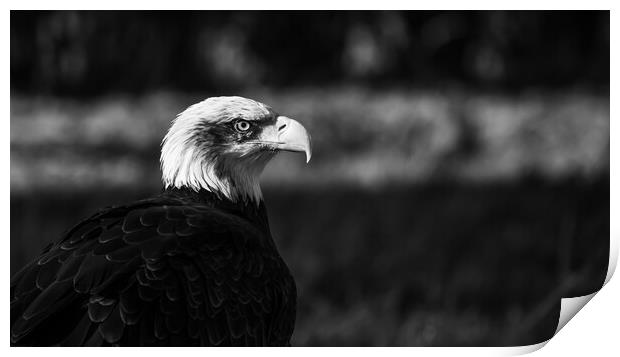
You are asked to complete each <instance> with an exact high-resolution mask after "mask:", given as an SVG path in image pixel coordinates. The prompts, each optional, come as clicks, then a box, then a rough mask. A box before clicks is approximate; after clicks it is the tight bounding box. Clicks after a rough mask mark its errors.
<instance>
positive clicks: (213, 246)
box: [11, 203, 296, 346]
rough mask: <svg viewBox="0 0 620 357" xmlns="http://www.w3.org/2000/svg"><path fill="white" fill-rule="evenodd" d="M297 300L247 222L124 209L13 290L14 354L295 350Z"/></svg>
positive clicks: (71, 239)
mask: <svg viewBox="0 0 620 357" xmlns="http://www.w3.org/2000/svg"><path fill="white" fill-rule="evenodd" d="M295 294H296V292H295V286H294V281H293V279H292V277H291V276H290V274H289V273H288V269H287V268H286V265H285V264H284V262H283V261H282V260H281V258H280V256H279V255H278V253H277V251H276V249H275V247H274V246H273V242H272V240H271V238H270V237H268V236H266V234H265V233H263V232H261V231H260V230H258V229H257V228H255V227H253V225H252V224H250V223H249V222H248V221H246V220H244V219H243V218H241V217H238V216H235V215H232V214H228V213H224V212H222V211H219V210H217V209H213V208H210V207H206V206H193V205H186V204H178V205H175V204H172V205H170V204H168V205H162V204H161V203H159V204H154V203H143V204H141V205H134V206H129V207H117V208H113V209H109V210H106V211H103V212H101V213H99V214H96V215H94V216H92V217H91V218H89V219H87V220H85V221H83V222H81V223H80V224H78V225H77V226H76V227H74V228H73V229H71V230H70V231H69V232H68V233H67V234H66V235H65V237H64V238H63V239H62V240H61V241H60V242H58V243H56V244H53V245H51V246H50V247H48V248H47V249H45V250H44V252H43V254H42V255H41V256H40V257H39V258H38V259H37V260H35V261H34V262H32V263H30V264H29V265H27V266H26V267H25V268H24V269H22V270H21V271H20V272H19V273H17V274H16V275H15V276H14V277H13V278H12V279H11V343H12V344H15V345H31V346H32V345H66V346H82V345H91V346H100V345H125V346H139V345H143V346H150V345H155V346H156V345H167V346H170V345H179V346H196V345H197V346H218V345H242V346H248V345H286V344H289V340H290V336H291V334H292V332H293V328H294V321H295V300H296V296H295Z"/></svg>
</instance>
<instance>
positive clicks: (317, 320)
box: [10, 11, 610, 346]
mask: <svg viewBox="0 0 620 357" xmlns="http://www.w3.org/2000/svg"><path fill="white" fill-rule="evenodd" d="M10 36H11V53H10V56H11V69H10V71H11V123H10V124H11V125H10V127H11V274H13V273H14V272H16V271H17V270H18V269H19V268H20V267H21V266H22V265H24V264H25V263H26V262H28V261H29V260H31V259H33V258H34V257H35V256H36V254H37V253H38V252H39V251H40V250H41V249H42V248H43V247H44V246H45V245H46V244H47V243H48V242H49V241H51V240H55V239H58V238H59V236H60V235H61V234H62V233H63V232H64V231H65V230H66V229H68V228H69V227H70V226H71V225H73V224H75V223H77V222H78V220H79V219H81V218H84V217H86V216H88V215H90V214H91V213H93V212H94V210H96V209H98V208H100V207H103V206H110V205H114V204H119V203H123V202H127V201H130V200H134V199H139V198H144V197H148V196H150V195H153V194H156V193H157V192H159V190H160V189H161V183H160V173H159V167H158V159H159V144H160V141H161V139H162V137H163V135H164V133H165V131H166V130H167V128H168V126H169V123H170V120H171V119H172V118H174V116H175V115H176V114H177V113H179V112H181V111H182V110H183V109H185V108H186V107H187V106H189V105H190V104H193V103H195V102H197V101H199V100H202V99H204V98H206V97H209V96H214V95H242V96H246V97H250V98H253V99H256V100H259V101H262V102H265V103H267V104H270V105H271V106H273V107H274V108H275V109H276V110H277V111H279V112H280V113H283V114H286V115H287V116H290V117H293V118H296V119H298V120H299V121H301V122H302V123H303V124H304V125H305V126H306V127H307V128H308V130H309V132H310V133H311V134H312V137H313V149H314V153H313V158H312V161H311V162H310V164H309V165H305V164H304V160H303V158H302V157H301V156H298V155H295V154H288V153H287V154H281V155H279V157H277V158H276V159H275V160H274V161H273V162H272V163H270V165H269V166H268V167H267V169H266V171H265V173H264V175H263V179H262V183H263V191H264V195H265V200H266V203H267V206H268V207H269V215H270V221H271V226H272V231H273V234H274V237H275V240H276V243H277V244H278V246H279V247H280V250H281V253H282V255H283V257H284V259H285V260H286V261H287V263H288V265H289V267H290V269H291V271H292V273H293V275H294V276H295V277H296V280H297V286H298V292H299V309H298V318H297V325H296V329H295V333H294V335H293V341H292V343H293V345H294V346H340V345H345V346H366V345H371V346H473V345H479V346H485V345H486V346H502V345H517V344H532V343H537V342H541V341H543V340H546V339H548V338H550V337H551V336H552V334H553V332H554V331H555V328H556V325H557V319H558V316H559V306H560V300H559V299H560V298H561V297H566V296H577V295H583V294H588V293H591V292H593V291H595V290H597V289H598V288H600V287H601V285H602V282H603V281H604V278H605V274H606V269H607V259H608V252H609V41H610V39H609V12H607V11H604V12H595V11H588V12H574V11H554V12H542V11H536V12H497V11H465V12H445V11H431V12H428V11H413V12H391V11H378V12H374V11H372V12H369V11H364V12H357V11H349V12H283V11H278V12H246V11H237V12H234V11H233V12H218V11H191V12H188V11H173V12H146V11H142V12H133V11H123V12H73V11H71V12H68V11H52V12H31V11H11V34H10Z"/></svg>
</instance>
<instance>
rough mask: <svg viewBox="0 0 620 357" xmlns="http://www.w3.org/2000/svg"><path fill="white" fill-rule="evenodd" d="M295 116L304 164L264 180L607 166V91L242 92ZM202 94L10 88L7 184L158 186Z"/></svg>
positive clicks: (288, 161)
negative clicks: (56, 93) (171, 138)
mask: <svg viewBox="0 0 620 357" xmlns="http://www.w3.org/2000/svg"><path fill="white" fill-rule="evenodd" d="M239 94H241V95H245V96H247V97H251V98H254V99H257V100H260V101H263V102H265V103H268V104H271V105H273V106H274V108H275V109H276V110H277V111H279V112H280V113H282V114H284V115H287V116H290V117H293V118H296V119H298V120H300V121H301V122H302V123H303V124H304V125H305V126H306V127H307V128H308V130H309V132H310V133H311V135H312V137H313V158H312V161H311V163H310V165H308V166H306V165H305V163H304V160H301V159H300V157H298V156H296V155H295V154H282V155H279V156H278V157H277V158H276V159H275V160H273V161H272V163H270V165H269V166H268V168H267V169H266V170H265V172H264V174H263V185H264V186H280V185H283V184H288V185H325V184H331V183H338V182H340V183H343V182H348V183H353V184H358V185H364V186H367V187H375V186H380V185H389V184H391V183H394V182H424V181H432V180H436V179H459V180H460V179H462V180H469V181H489V180H511V179H515V178H519V177H523V176H530V175H541V176H543V177H548V178H550V179H556V180H559V179H562V178H563V177H567V176H576V177H581V178H584V179H589V178H596V177H598V176H600V175H605V174H607V173H608V172H609V144H610V141H609V98H605V97H602V96H596V95H591V94H584V93H579V92H575V93H564V94H557V93H556V94H549V93H547V94H544V93H531V94H529V95H521V96H518V97H514V96H502V95H487V94H475V93H473V92H471V91H470V92H463V91H431V90H427V91H403V90H384V91H377V90H375V91H372V90H365V89H363V88H354V87H351V88H322V89H289V90H286V91H273V90H260V91H259V90H252V91H247V92H241V93H239ZM209 95H210V93H202V94H195V95H194V94H178V93H177V94H175V93H164V92H161V93H153V94H150V95H146V96H141V97H127V96H118V95H117V96H112V97H106V98H100V99H91V100H88V101H75V100H58V99H55V98H47V97H39V98H31V97H24V96H13V98H12V100H11V189H12V190H13V191H24V190H26V191H32V190H39V189H41V190H45V189H51V190H60V189H63V187H64V189H71V190H75V189H91V188H93V187H101V186H109V187H123V186H126V185H133V184H136V183H140V185H142V186H144V187H151V188H152V189H153V190H156V189H158V188H159V187H160V173H159V167H158V164H159V162H158V160H159V144H160V142H161V139H162V137H163V135H164V133H165V132H166V130H167V128H168V126H169V124H170V120H171V119H172V118H174V116H175V115H176V114H177V113H179V112H180V111H182V110H183V109H184V108H186V107H187V106H189V105H190V104H193V103H195V102H197V101H199V100H202V99H203V98H204V97H206V96H209Z"/></svg>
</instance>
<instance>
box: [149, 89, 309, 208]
mask: <svg viewBox="0 0 620 357" xmlns="http://www.w3.org/2000/svg"><path fill="white" fill-rule="evenodd" d="M282 150H285V151H298V152H304V153H305V154H306V162H308V161H310V157H311V155H312V151H311V146H310V136H309V135H308V132H307V131H306V129H305V128H304V127H303V126H302V125H301V124H300V123H299V122H297V121H295V120H293V119H290V118H287V117H285V116H281V115H279V114H278V113H276V112H275V111H274V110H273V109H272V108H271V107H269V106H267V105H265V104H262V103H259V102H256V101H254V100H251V99H247V98H242V97H213V98H208V99H206V100H204V101H202V102H200V103H197V104H194V105H192V106H190V107H189V108H187V109H186V110H185V111H184V112H182V113H180V114H179V115H178V116H177V117H176V119H174V121H173V122H172V126H171V127H170V129H169V131H168V133H167V134H166V136H165V137H164V140H163V142H162V150H161V159H160V161H161V168H162V178H163V182H164V185H165V187H166V188H170V187H175V188H183V187H187V188H190V189H193V190H195V191H200V190H207V191H210V192H212V193H214V194H216V195H218V196H220V197H225V198H227V199H229V200H231V201H233V202H237V201H240V200H242V201H246V202H247V201H254V202H256V203H257V204H258V203H259V202H260V200H261V199H262V194H261V190H260V185H259V176H260V174H261V172H262V171H263V169H264V168H265V165H266V164H267V162H269V160H270V159H271V158H272V157H273V156H274V155H275V154H276V153H278V152H279V151H282Z"/></svg>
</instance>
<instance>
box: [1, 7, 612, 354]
mask: <svg viewBox="0 0 620 357" xmlns="http://www.w3.org/2000/svg"><path fill="white" fill-rule="evenodd" d="M7 3H8V5H9V6H8V8H9V9H47V8H51V7H50V5H53V6H54V7H55V8H60V9H71V8H81V9H147V8H148V9H170V8H173V7H174V8H179V7H183V8H187V9H200V8H204V7H205V6H209V7H210V8H211V9H234V8H238V9H239V8H245V9H276V8H289V9H346V8H352V7H357V8H361V9H375V8H376V7H377V5H378V4H380V6H381V8H383V9H407V8H414V7H415V9H419V10H431V9H476V8H489V9H540V10H542V9H551V8H557V5H561V6H562V8H564V9H612V12H611V21H610V26H611V38H614V39H618V36H617V27H618V26H617V25H615V23H616V21H617V20H618V16H616V14H615V11H614V6H613V4H614V3H613V2H612V1H593V0H591V1H588V2H583V1H562V2H559V1H558V2H551V1H540V0H534V1H533V0H522V1H519V2H501V3H498V2H490V1H477V0H473V1H467V2H463V1H461V2H459V1H442V2H439V1H432V2H428V1H425V2H416V3H411V2H405V1H391V0H383V1H381V2H380V3H368V4H360V3H359V2H354V1H346V2H335V1H329V2H327V1H313V2H308V3H300V2H287V3H284V2H283V1H266V0H265V1H261V2H249V1H234V0H232V1H231V0H228V1H223V2H205V1H184V0H176V1H174V2H169V1H168V2H157V3H154V2H144V3H139V2H129V1H122V2H121V1H107V2H102V3H93V2H83V1H62V0H61V1H54V2H49V1H28V2H25V1H8V2H7ZM554 5H555V6H554ZM3 18H4V19H5V21H3V23H4V24H5V25H4V29H3V30H4V33H3V36H2V39H3V42H4V46H3V48H4V49H6V50H7V52H8V49H9V48H10V46H9V43H10V31H9V30H10V12H9V11H5V13H4V16H3ZM611 44H612V47H611V58H612V61H611V63H612V64H613V63H618V61H617V59H618V56H617V45H616V44H615V43H614V41H611ZM1 61H2V62H3V68H4V69H5V70H4V71H3V72H2V73H3V77H4V78H3V82H2V83H4V93H5V94H4V97H3V100H2V103H3V108H4V109H5V110H4V113H5V114H6V115H8V116H9V117H10V109H9V108H10V80H9V76H10V74H9V68H10V56H9V54H8V53H5V55H4V56H1ZM611 80H612V81H611V83H612V86H611V100H610V103H611V112H610V113H611V116H612V117H613V116H614V115H613V114H614V113H615V112H616V110H615V108H614V103H618V100H617V99H618V98H617V97H618V96H617V94H616V92H615V91H614V88H615V85H614V84H617V83H618V78H617V71H615V70H614V67H613V65H612V67H611ZM3 125H5V128H4V130H3V131H2V135H3V136H4V143H5V145H6V151H5V152H4V153H3V155H2V158H1V160H2V164H3V166H2V167H5V168H8V167H10V163H9V162H10V148H9V143H10V122H9V120H8V118H5V120H4V121H3ZM616 127H617V125H614V121H613V120H612V121H611V153H610V157H611V177H612V180H611V197H610V200H611V217H612V219H611V247H612V249H611V250H610V252H611V255H612V257H610V258H611V259H610V270H609V271H608V276H607V280H606V281H607V282H608V284H607V285H606V286H605V287H604V288H603V290H602V291H601V292H600V293H599V294H596V296H595V297H594V301H595V303H593V304H588V305H587V306H585V307H584V308H583V310H582V312H581V313H580V314H579V315H577V316H576V317H575V318H574V320H576V321H575V322H569V323H568V326H567V328H564V329H562V330H561V331H559V333H558V334H557V335H556V336H555V337H554V338H552V339H551V340H550V341H548V342H549V343H541V344H538V345H535V346H523V347H516V348H414V349H411V348H389V349H385V348H381V349H374V348H373V349H366V348H347V349H346V351H345V350H342V349H338V348H322V349H320V350H318V349H312V348H295V349H292V350H291V349H272V348H269V349H252V350H251V353H252V355H257V356H262V355H264V356H270V357H272V356H274V355H284V354H286V355H287V356H288V355H289V354H290V353H295V354H300V355H304V354H307V355H312V356H313V357H314V355H315V354H316V353H317V352H319V353H322V354H323V353H329V354H331V353H342V352H347V353H355V354H356V355H367V354H370V353H373V354H374V353H384V352H389V353H394V354H397V355H398V354H401V355H403V356H404V355H407V356H411V355H412V354H416V355H420V354H421V355H459V356H462V355H472V356H480V355H507V354H508V355H513V354H520V353H527V352H532V351H535V350H537V349H538V348H540V347H542V346H545V345H547V346H546V347H545V348H544V349H542V350H541V351H540V352H538V353H542V354H543V355H550V356H551V355H553V356H555V355H563V356H564V355H567V354H568V355H573V354H583V353H588V352H592V351H601V352H602V351H605V352H607V353H605V354H613V353H614V352H613V351H616V352H617V348H618V347H617V343H616V341H617V336H616V335H617V331H618V323H617V320H616V319H617V317H618V316H620V313H619V308H618V305H619V304H618V301H620V285H619V284H618V283H617V281H613V280H611V281H610V278H611V275H612V274H613V271H614V270H615V266H616V261H617V254H618V237H619V236H620V229H619V228H620V227H619V225H618V223H617V221H616V220H615V219H614V218H615V217H617V214H618V212H619V211H618V209H619V207H618V202H619V197H620V196H619V191H618V188H617V187H618V186H617V184H618V179H617V177H618V169H617V168H618V157H619V155H618V154H619V152H618V145H617V144H616V143H618V140H619V139H620V137H619V134H618V130H617V128H616ZM9 177H10V175H8V174H5V175H1V179H2V181H3V182H2V183H3V185H2V187H4V190H3V192H2V195H3V202H4V205H3V206H2V215H1V217H2V223H3V224H2V227H4V232H5V235H4V237H5V238H4V240H3V244H4V252H5V254H6V255H8V254H9V251H10V249H9V238H8V237H10V226H9V224H10V219H9V215H10V181H9ZM6 255H5V256H6ZM613 256H615V258H613ZM4 268H5V272H4V280H3V283H2V288H3V289H4V290H5V293H4V296H5V299H6V297H8V296H9V292H8V291H7V290H8V287H9V281H8V280H9V279H10V277H9V273H8V272H9V271H10V264H9V259H6V260H5V261H4ZM616 280H617V279H616ZM578 300H579V299H578ZM581 300H585V299H581ZM571 302H573V303H574V302H575V301H574V300H573V301H568V303H567V304H566V303H565V306H568V305H570V303H571ZM582 302H583V301H582ZM5 306H7V307H8V302H6V303H5ZM8 315H9V313H8V308H5V309H3V310H2V317H3V319H2V320H3V321H4V323H2V324H1V331H2V335H3V336H8V334H9V331H8V325H9V324H8V323H7V321H8V320H9V318H8ZM317 328H319V327H317ZM5 338H6V339H7V340H8V337H5ZM7 340H5V341H6V342H5V348H7V349H9V351H8V352H9V353H11V354H14V355H22V354H24V355H29V354H31V353H37V354H39V353H45V354H46V355H51V356H54V355H57V354H62V356H66V355H72V354H76V355H77V354H80V355H83V354H84V353H88V354H92V355H100V354H103V353H106V354H107V353H109V352H111V350H107V349H89V350H84V349H58V348H57V349H45V350H41V349H33V348H19V349H18V348H9V347H8V341H7ZM138 351H139V352H141V353H148V354H149V355H151V354H152V355H159V356H168V355H169V354H170V353H174V352H178V353H183V354H192V355H193V354H196V355H199V354H200V355H203V354H204V353H209V354H211V353H215V354H217V355H236V354H237V353H248V352H250V351H249V350H247V349H237V348H233V349H221V348H220V349H210V350H208V351H206V350H204V349H198V348H174V349H170V348H165V349H164V348H160V349H156V348H149V349H148V351H147V350H145V349H140V350H135V349H126V348H125V349H116V350H114V353H120V354H121V355H125V354H130V353H135V352H138Z"/></svg>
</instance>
